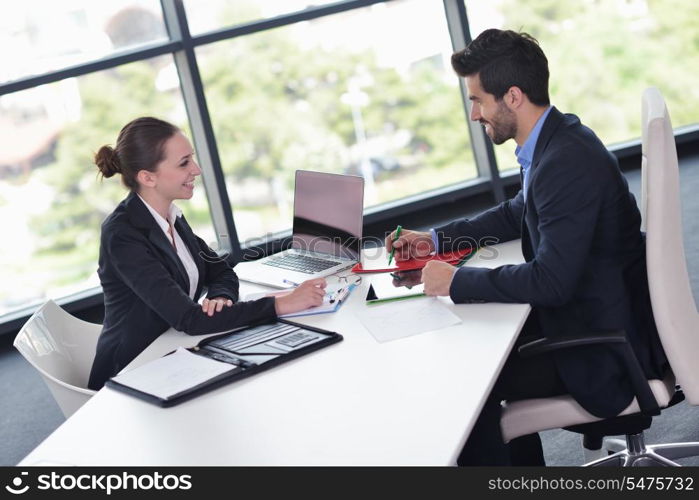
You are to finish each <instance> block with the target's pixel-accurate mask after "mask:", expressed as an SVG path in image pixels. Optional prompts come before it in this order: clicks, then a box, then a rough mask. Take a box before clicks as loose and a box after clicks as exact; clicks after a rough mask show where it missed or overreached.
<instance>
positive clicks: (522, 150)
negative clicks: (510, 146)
mask: <svg viewBox="0 0 699 500" xmlns="http://www.w3.org/2000/svg"><path fill="white" fill-rule="evenodd" d="M550 112H551V106H549V107H548V108H546V111H544V114H542V115H541V116H540V117H539V119H538V120H537V122H536V124H535V125H534V128H533V129H532V131H531V132H530V133H529V137H527V140H526V141H524V146H517V147H516V148H515V155H517V163H519V165H520V166H521V167H522V195H523V196H524V199H525V200H526V199H527V186H529V169H530V168H531V166H532V160H533V159H534V149H536V142H537V141H538V140H539V134H540V133H541V127H543V126H544V122H545V121H546V117H547V116H548V115H549V113H550Z"/></svg>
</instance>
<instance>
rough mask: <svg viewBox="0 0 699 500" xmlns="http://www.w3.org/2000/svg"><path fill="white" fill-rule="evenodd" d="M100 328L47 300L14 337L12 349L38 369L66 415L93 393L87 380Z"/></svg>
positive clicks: (71, 412) (69, 414)
mask: <svg viewBox="0 0 699 500" xmlns="http://www.w3.org/2000/svg"><path fill="white" fill-rule="evenodd" d="M101 331H102V325H98V324H95V323H88V322H87V321H83V320H81V319H78V318H76V317H75V316H72V315H71V314H69V313H67V312H66V311H64V310H63V309H61V308H60V307H59V306H58V305H57V304H56V303H55V302H54V301H52V300H49V301H47V302H46V303H45V304H44V305H42V306H41V307H40V308H39V309H37V311H36V312H35V313H34V314H33V315H32V317H31V318H29V319H28V320H27V322H26V323H25V324H24V326H22V329H21V330H20V331H19V333H18V334H17V336H16V337H15V340H14V343H13V344H14V346H15V348H17V350H18V351H19V352H20V354H22V356H24V359H26V360H27V361H28V362H29V363H30V364H31V365H32V366H33V367H34V368H35V369H36V370H37V371H38V372H39V374H40V375H41V377H42V378H43V380H44V382H45V383H46V385H47V386H48V388H49V390H50V391H51V394H52V395H53V397H54V399H55V400H56V403H58V406H59V407H60V408H61V411H62V412H63V414H64V415H65V417H66V418H68V417H69V416H71V415H72V414H73V413H74V412H75V411H76V410H77V409H78V408H80V407H81V406H82V405H83V404H85V403H86V402H87V401H88V400H89V399H90V398H91V397H92V396H93V395H94V394H95V391H93V390H90V389H88V388H87V381H88V378H89V375H90V369H91V368H92V362H93V360H94V357H95V349H96V346H97V339H98V337H99V335H100V332H101Z"/></svg>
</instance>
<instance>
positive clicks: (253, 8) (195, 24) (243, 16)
mask: <svg viewBox="0 0 699 500" xmlns="http://www.w3.org/2000/svg"><path fill="white" fill-rule="evenodd" d="M336 1H337V0H262V1H260V0H257V1H255V0H184V5H185V7H186V9H187V22H188V23H189V30H190V31H191V33H192V34H193V35H195V34H199V33H203V32H205V31H212V30H215V29H219V28H226V27H229V26H231V25H235V24H244V23H247V22H251V21H259V20H262V19H266V18H270V17H275V16H279V15H281V14H287V13H289V12H296V11H302V10H304V9H306V8H309V7H318V6H321V5H325V4H329V3H334V2H336Z"/></svg>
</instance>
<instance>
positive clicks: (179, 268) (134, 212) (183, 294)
mask: <svg viewBox="0 0 699 500" xmlns="http://www.w3.org/2000/svg"><path fill="white" fill-rule="evenodd" d="M193 156H194V151H193V150H192V146H191V144H190V143H189V141H188V140H187V138H186V137H185V136H184V135H183V134H182V132H181V131H180V130H179V129H178V128H177V127H175V126H174V125H171V124H170V123H167V122H164V121H162V120H159V119H157V118H150V117H145V118H137V119H136V120H133V121H132V122H130V123H128V124H127V125H126V126H124V128H123V129H122V130H121V132H120V133H119V137H118V139H117V143H116V146H115V147H114V148H111V147H110V146H102V147H101V148H100V149H99V151H98V152H97V154H96V155H95V163H96V164H97V168H98V169H99V171H100V172H101V173H102V176H103V177H112V176H113V175H115V174H117V173H118V174H121V176H122V181H123V183H124V185H125V186H126V187H127V188H129V189H130V191H131V192H130V193H129V195H128V196H127V197H126V199H125V200H123V201H122V202H121V203H120V204H119V206H117V208H116V209H115V210H114V212H112V214H111V215H109V217H107V218H106V219H105V221H104V222H103V224H102V237H101V241H100V256H99V269H98V274H99V277H100V282H101V283H102V289H103V291H104V308H105V315H104V326H103V329H102V333H101V335H100V338H99V341H98V343H97V354H96V356H95V361H94V363H93V365H92V371H91V373H90V380H89V383H88V387H90V388H91V389H95V390H96V389H99V388H101V387H102V386H103V385H104V383H105V382H106V381H107V379H109V378H110V377H112V376H114V375H116V374H117V373H118V372H119V371H120V370H121V369H122V368H124V366H126V365H127V364H129V363H130V362H131V361H132V360H133V359H134V358H135V357H136V356H137V355H138V354H140V353H141V351H143V350H144V349H145V348H146V347H147V346H148V345H149V344H150V343H151V342H153V340H155V339H156V338H157V337H158V336H159V335H160V334H162V333H163V332H164V331H166V330H167V329H168V328H170V327H173V328H175V329H177V330H181V331H184V332H186V333H188V334H190V335H201V334H207V333H215V332H220V331H224V330H229V329H231V328H234V327H236V326H240V325H245V324H248V323H252V322H255V321H260V320H274V319H276V317H277V315H281V314H286V313H290V312H296V311H300V310H303V309H306V308H308V307H312V306H317V305H320V304H321V303H322V301H323V296H324V294H325V292H324V288H325V280H324V279H322V278H321V279H316V280H309V281H306V282H305V283H302V284H301V285H300V286H299V287H297V288H296V289H295V290H294V291H293V292H292V293H290V294H288V295H286V296H283V297H278V298H272V297H266V298H262V299H259V300H255V301H251V302H236V301H237V300H238V279H237V277H236V275H235V273H234V272H233V270H232V269H231V268H230V266H228V264H226V262H225V261H224V260H223V259H221V258H220V257H218V255H217V254H216V253H215V252H214V251H213V250H211V248H209V247H208V246H207V245H206V243H204V241H203V240H202V239H201V238H198V237H197V236H196V235H195V234H194V233H193V232H192V229H191V228H190V227H189V224H187V221H186V220H185V218H184V217H183V216H182V212H181V211H180V210H179V209H178V208H177V207H176V206H175V205H174V204H173V201H174V200H185V199H189V198H191V197H192V194H193V192H194V182H195V179H196V177H197V176H199V175H200V174H201V170H200V169H199V165H197V163H196V161H195V160H194V157H193ZM204 290H206V291H207V298H206V299H204V300H203V302H202V304H201V305H199V304H198V303H197V300H198V299H199V297H201V295H202V293H203V292H204Z"/></svg>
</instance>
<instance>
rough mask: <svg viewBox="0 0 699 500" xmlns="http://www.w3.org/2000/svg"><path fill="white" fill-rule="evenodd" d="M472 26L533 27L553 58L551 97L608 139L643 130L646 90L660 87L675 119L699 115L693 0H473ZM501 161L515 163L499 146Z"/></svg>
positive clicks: (680, 122) (469, 0)
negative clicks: (642, 102) (530, 0)
mask: <svg viewBox="0 0 699 500" xmlns="http://www.w3.org/2000/svg"><path fill="white" fill-rule="evenodd" d="M466 8H467V10H468V15H469V22H470V27H471V34H472V36H473V37H474V38H475V37H476V36H477V35H478V34H479V33H480V32H482V31H483V30H484V29H486V28H502V29H514V30H518V31H520V30H521V31H525V32H528V33H529V34H531V35H532V36H534V37H535V38H537V39H538V40H539V43H540V44H541V46H542V48H543V50H544V52H545V53H546V55H547V57H548V59H549V69H550V71H551V85H550V91H551V100H552V103H553V104H554V105H555V106H556V107H558V108H559V109H560V110H561V111H564V112H570V113H575V114H577V115H578V116H580V118H581V120H582V121H583V123H585V124H586V125H588V126H589V127H591V128H592V129H593V130H594V131H595V132H596V133H597V135H599V136H600V138H601V139H602V140H603V141H604V142H605V143H606V144H613V143H617V142H621V141H627V140H630V139H634V138H638V137H640V134H641V94H642V93H643V90H644V89H645V88H647V87H650V86H656V87H658V88H659V89H660V90H661V91H662V93H663V95H664V97H665V99H666V101H667V105H668V108H669V110H670V114H671V115H672V119H673V125H674V126H675V127H680V126H684V125H692V124H696V123H697V122H699V90H698V89H697V85H696V74H695V71H694V68H698V67H699V43H698V42H697V35H696V33H697V22H699V3H697V2H694V1H693V0H602V1H592V0H585V1H579V2H560V1H558V0H537V1H535V2H521V1H517V0H493V1H489V2H483V1H480V0H466ZM496 151H498V163H499V165H500V167H501V168H503V167H509V166H513V165H515V164H516V163H515V159H514V155H513V154H512V152H511V151H510V150H508V149H505V148H503V147H497V148H496Z"/></svg>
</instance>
